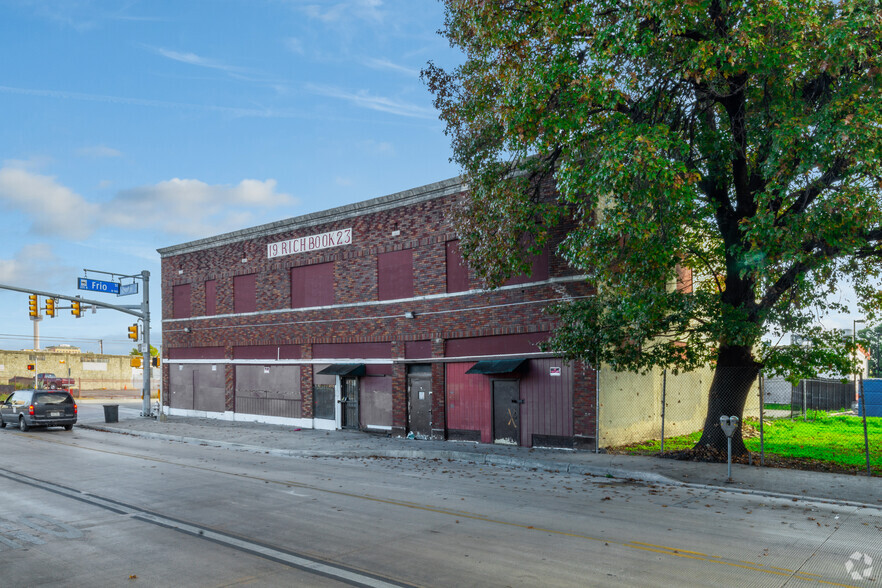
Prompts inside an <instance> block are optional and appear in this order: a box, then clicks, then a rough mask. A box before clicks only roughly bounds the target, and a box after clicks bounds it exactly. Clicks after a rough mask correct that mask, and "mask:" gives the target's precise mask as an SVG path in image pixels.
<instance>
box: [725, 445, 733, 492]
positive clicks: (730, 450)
mask: <svg viewBox="0 0 882 588" xmlns="http://www.w3.org/2000/svg"><path fill="white" fill-rule="evenodd" d="M726 441H727V445H728V446H729V460H728V464H727V466H728V467H727V473H728V475H729V481H730V482H731V481H732V437H726Z"/></svg>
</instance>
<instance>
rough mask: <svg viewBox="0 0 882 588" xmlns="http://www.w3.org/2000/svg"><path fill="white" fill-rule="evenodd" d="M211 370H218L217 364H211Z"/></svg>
mask: <svg viewBox="0 0 882 588" xmlns="http://www.w3.org/2000/svg"><path fill="white" fill-rule="evenodd" d="M211 371H213V372H216V371H217V364H214V363H213V364H211Z"/></svg>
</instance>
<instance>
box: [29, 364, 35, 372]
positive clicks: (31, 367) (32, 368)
mask: <svg viewBox="0 0 882 588" xmlns="http://www.w3.org/2000/svg"><path fill="white" fill-rule="evenodd" d="M28 371H29V372H32V371H34V364H32V363H29V364H28Z"/></svg>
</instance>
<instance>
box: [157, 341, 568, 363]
mask: <svg viewBox="0 0 882 588" xmlns="http://www.w3.org/2000/svg"><path fill="white" fill-rule="evenodd" d="M521 334H529V333H521ZM554 357H560V354H555V353H551V352H531V353H508V354H496V355H469V356H460V357H426V358H422V359H405V358H403V357H400V358H398V359H358V358H347V359H340V358H334V359H166V360H165V363H167V364H203V365H204V364H209V365H210V364H222V365H226V364H228V363H229V364H233V365H322V364H329V363H330V364H334V363H363V364H365V365H393V364H396V363H452V362H457V361H487V360H492V359H514V358H524V359H544V358H554Z"/></svg>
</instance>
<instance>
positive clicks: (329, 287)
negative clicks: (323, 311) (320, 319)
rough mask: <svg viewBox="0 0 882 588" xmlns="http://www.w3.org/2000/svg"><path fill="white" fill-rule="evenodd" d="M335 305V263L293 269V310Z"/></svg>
mask: <svg viewBox="0 0 882 588" xmlns="http://www.w3.org/2000/svg"><path fill="white" fill-rule="evenodd" d="M331 304H334V263H333V262H331V263H317V264H314V265H304V266H301V267H294V268H291V308H304V307H308V306H329V305H331Z"/></svg>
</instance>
